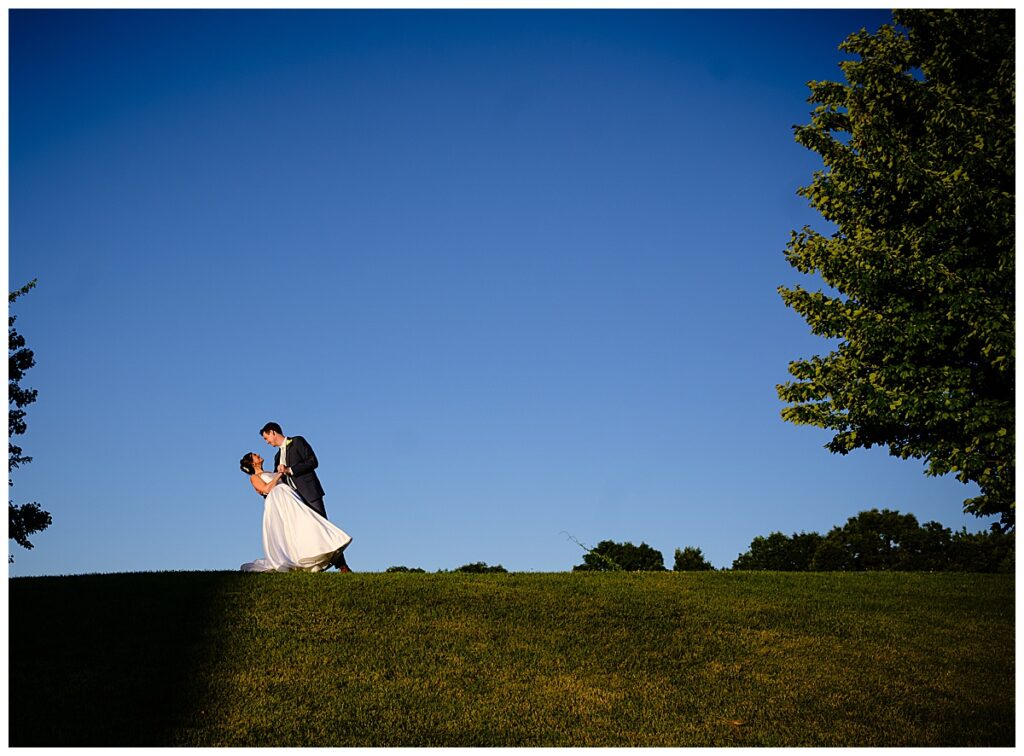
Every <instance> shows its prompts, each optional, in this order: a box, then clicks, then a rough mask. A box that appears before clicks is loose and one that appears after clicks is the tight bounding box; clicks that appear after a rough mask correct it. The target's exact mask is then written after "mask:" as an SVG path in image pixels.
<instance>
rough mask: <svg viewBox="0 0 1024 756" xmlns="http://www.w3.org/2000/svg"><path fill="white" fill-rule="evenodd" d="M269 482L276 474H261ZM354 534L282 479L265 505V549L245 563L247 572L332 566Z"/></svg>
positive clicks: (244, 569) (243, 569)
mask: <svg viewBox="0 0 1024 756" xmlns="http://www.w3.org/2000/svg"><path fill="white" fill-rule="evenodd" d="M260 477H261V478H262V479H263V481H264V482H265V483H269V482H270V480H271V478H272V477H273V476H272V475H271V474H270V473H267V472H265V473H262V475H261V476H260ZM351 542H352V536H350V535H349V534H348V533H346V532H345V531H344V530H342V529H341V528H339V527H338V526H337V525H335V524H334V523H332V522H328V521H327V520H326V519H324V518H323V517H321V516H320V515H319V514H317V513H316V512H314V511H313V510H312V509H310V508H309V507H307V506H306V505H305V503H304V502H303V501H302V499H301V498H299V495H298V494H297V493H295V491H293V490H292V489H291V487H290V486H288V484H287V483H285V482H283V481H282V482H281V483H278V484H277V485H276V486H274V487H273V488H271V489H270V493H268V494H267V498H266V501H265V503H264V505H263V553H264V554H266V557H265V558H263V559H257V560H256V561H255V562H246V563H245V564H243V565H242V571H243V572H291V571H293V570H298V571H302V572H322V571H323V570H326V569H327V568H328V567H330V566H331V562H333V561H334V560H335V559H336V558H337V557H338V555H339V554H340V553H341V552H342V551H344V550H345V547H347V546H348V545H349V543H351Z"/></svg>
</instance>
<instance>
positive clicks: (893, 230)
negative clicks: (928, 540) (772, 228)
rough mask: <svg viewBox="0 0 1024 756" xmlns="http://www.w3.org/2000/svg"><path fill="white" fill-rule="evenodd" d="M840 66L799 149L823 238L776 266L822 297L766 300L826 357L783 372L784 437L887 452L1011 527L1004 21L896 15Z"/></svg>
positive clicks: (1008, 43) (790, 295)
mask: <svg viewBox="0 0 1024 756" xmlns="http://www.w3.org/2000/svg"><path fill="white" fill-rule="evenodd" d="M894 20H895V22H896V24H895V25H892V26H889V25H886V26H883V27H882V28H881V29H879V30H878V31H877V32H875V33H868V32H867V31H863V30H862V31H861V32H859V33H856V34H853V35H852V36H850V37H849V38H847V39H846V41H845V42H843V44H842V45H841V46H840V49H841V50H843V51H845V52H847V53H851V54H853V55H854V56H857V57H856V58H855V59H852V60H847V61H844V62H842V63H840V68H841V70H842V72H843V74H844V75H845V79H846V81H845V82H832V81H815V82H811V83H810V84H809V85H808V86H809V87H810V90H811V95H810V98H809V102H810V103H811V104H813V105H815V108H814V110H813V111H812V114H811V122H810V124H808V125H805V126H798V127H796V129H795V132H796V139H797V141H798V142H799V143H800V144H802V145H804V146H805V147H807V148H809V149H811V150H813V151H814V152H816V153H818V154H819V155H820V156H821V158H822V160H823V162H824V169H823V170H821V171H818V172H816V173H815V174H814V177H813V181H812V183H811V184H810V186H807V187H804V188H803V189H801V190H800V194H801V195H802V196H804V197H806V198H807V199H808V200H809V202H810V204H811V206H812V207H814V208H815V209H816V210H817V211H819V212H820V213H821V215H822V216H823V217H824V218H825V219H826V220H827V221H829V222H830V223H831V224H832V225H833V226H834V229H835V230H834V233H830V234H828V235H826V234H823V233H819V232H818V231H815V230H812V229H811V228H810V227H805V228H804V229H803V230H802V231H799V232H794V233H793V235H792V238H791V240H790V243H789V245H788V247H787V249H786V257H787V259H788V260H789V262H790V263H791V264H792V265H793V266H794V267H795V268H796V269H797V270H799V271H800V272H802V273H807V274H812V273H816V274H818V275H820V277H821V279H822V280H823V281H824V282H825V284H827V288H826V289H825V290H822V291H809V290H805V289H804V288H802V287H800V286H796V287H794V288H786V287H780V289H779V291H780V293H781V294H782V298H783V300H784V301H785V303H786V304H787V305H788V306H789V307H792V308H793V309H794V310H796V311H797V312H798V313H800V315H802V316H803V318H804V319H805V320H806V321H807V323H808V324H809V325H810V327H811V331H812V332H813V333H815V334H816V335H819V336H823V337H825V338H827V339H832V340H835V341H834V347H835V348H834V351H832V352H831V353H829V354H828V355H826V356H814V357H811V358H809V359H799V360H796V361H794V362H792V363H790V366H789V371H790V373H791V374H792V375H793V377H794V378H795V379H796V380H794V381H791V382H788V383H785V384H783V385H780V386H779V387H778V392H779V396H780V398H781V399H782V400H783V401H785V402H787V403H788V406H787V407H786V408H785V409H783V411H782V415H783V417H784V418H785V419H786V420H788V421H790V422H793V423H799V424H808V425H815V426H818V427H821V428H825V429H828V430H833V431H836V433H835V435H834V436H833V438H832V440H831V441H830V442H829V443H828V444H827V448H828V449H829V450H830V451H832V452H838V453H840V454H846V453H847V452H849V451H851V450H853V449H855V448H858V447H863V448H868V447H871V446H875V445H879V446H887V447H888V448H889V451H890V453H891V454H893V455H895V456H898V457H901V458H903V459H908V458H915V459H922V460H924V461H925V465H926V466H925V471H926V473H927V474H929V475H944V474H947V473H955V475H956V477H957V478H958V479H960V480H961V481H963V482H964V483H968V482H974V483H977V484H978V486H979V488H980V491H981V495H980V496H977V497H974V498H969V499H967V500H966V501H965V502H964V509H965V511H968V512H972V513H974V514H976V515H992V514H999V515H1001V518H1002V522H1003V524H1004V526H1007V527H1009V526H1012V525H1013V517H1014V374H1015V368H1014V358H1015V353H1014V322H1015V316H1014V243H1015V239H1014V201H1015V196H1014V12H1013V11H1012V10H900V11H895V12H894Z"/></svg>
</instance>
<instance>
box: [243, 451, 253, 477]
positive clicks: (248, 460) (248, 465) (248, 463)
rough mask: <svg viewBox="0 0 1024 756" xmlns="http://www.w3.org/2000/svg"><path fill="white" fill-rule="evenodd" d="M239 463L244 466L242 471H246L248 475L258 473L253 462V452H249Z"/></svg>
mask: <svg viewBox="0 0 1024 756" xmlns="http://www.w3.org/2000/svg"><path fill="white" fill-rule="evenodd" d="M239 464H240V465H241V467H242V472H244V473H245V474H246V475H255V474H256V467H255V466H254V465H253V463H252V452H249V453H248V454H246V455H245V456H244V457H242V460H241V462H240V463H239Z"/></svg>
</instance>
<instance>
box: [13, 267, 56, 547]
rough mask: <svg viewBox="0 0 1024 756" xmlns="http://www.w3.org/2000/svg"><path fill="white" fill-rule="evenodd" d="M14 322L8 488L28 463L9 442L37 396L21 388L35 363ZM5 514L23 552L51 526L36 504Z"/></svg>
mask: <svg viewBox="0 0 1024 756" xmlns="http://www.w3.org/2000/svg"><path fill="white" fill-rule="evenodd" d="M35 285H36V282H35V281H34V280H33V281H30V282H29V283H27V284H25V286H23V287H21V288H20V289H18V290H17V291H13V292H11V293H10V295H9V296H8V300H7V301H8V305H12V304H14V301H15V300H16V299H17V298H18V297H20V296H22V295H23V294H27V293H28V292H29V291H31V290H32V289H34V288H35ZM15 319H16V318H15V316H14V315H10V314H8V318H7V327H8V332H7V335H8V346H9V357H8V388H7V401H8V405H9V408H8V415H7V433H8V460H9V461H8V479H7V483H8V485H9V486H13V485H14V479H13V478H11V477H10V475H11V473H12V472H13V470H14V469H15V468H17V467H20V466H21V465H25V464H28V463H29V462H31V461H32V458H31V457H27V456H25V454H24V452H23V450H22V448H21V447H20V446H17V445H16V444H15V443H14V441H13V439H14V437H15V436H20V435H21V434H23V433H24V432H25V431H26V429H27V425H26V424H25V409H24V408H25V407H26V406H28V405H29V404H31V403H32V402H34V401H35V400H36V396H37V394H38V392H37V391H36V390H35V389H26V388H22V386H21V380H22V379H23V378H24V377H25V373H26V372H27V371H28V370H29V369H30V368H32V367H33V366H34V365H35V364H36V361H35V355H34V354H33V352H32V350H31V349H29V348H28V347H26V346H25V337H24V336H22V335H21V334H20V333H18V332H17V331H16V330H14V321H15ZM8 511H9V513H10V519H9V521H8V537H9V538H11V539H13V540H15V541H16V542H17V543H18V544H19V545H20V546H23V547H24V548H26V549H31V548H32V542H31V541H29V540H28V537H29V536H30V535H32V534H33V533H38V532H40V531H42V530H45V529H46V528H48V527H49V526H50V524H51V522H52V520H51V518H50V513H49V512H46V511H44V510H43V509H41V508H40V507H39V504H38V503H36V502H30V503H28V504H20V505H15V504H14V503H13V502H8ZM7 558H8V561H10V562H13V561H14V557H13V556H11V555H8V557H7Z"/></svg>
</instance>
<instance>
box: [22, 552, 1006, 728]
mask: <svg viewBox="0 0 1024 756" xmlns="http://www.w3.org/2000/svg"><path fill="white" fill-rule="evenodd" d="M9 706H10V744H11V745H13V746H30V745H50V746H112V745H121V746H127V745H139V746H164V745H171V746H199V745H201V746H215V745H218V746H496V745H500V746H727V745H742V746H754V745H761V746H954V745H969V746H984V745H998V746H1010V745H1013V743H1014V579H1013V576H997V575H963V574H936V575H923V574H886V573H875V574H848V573H832V574H828V573H825V574H797V573H730V572H722V573H703V574H699V573H647V574H623V573H607V574H580V573H575V574H574V573H556V574H534V573H526V574H508V575H464V574H458V573H455V574H352V575H340V574H338V573H329V574H322V575H308V574H270V575H245V574H240V573H227V572H225V573H219V572H193V573H143V574H119V575H85V576H76V577H59V578H16V579H11V580H10V704H9Z"/></svg>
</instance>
